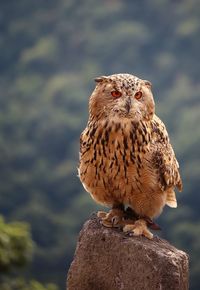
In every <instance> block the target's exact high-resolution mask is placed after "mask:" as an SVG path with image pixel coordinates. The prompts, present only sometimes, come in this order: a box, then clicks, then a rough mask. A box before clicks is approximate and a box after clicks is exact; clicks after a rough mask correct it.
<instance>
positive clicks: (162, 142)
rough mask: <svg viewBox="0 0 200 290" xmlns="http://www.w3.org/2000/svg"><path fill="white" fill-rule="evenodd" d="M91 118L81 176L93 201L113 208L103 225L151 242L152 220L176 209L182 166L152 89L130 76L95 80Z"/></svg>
mask: <svg viewBox="0 0 200 290" xmlns="http://www.w3.org/2000/svg"><path fill="white" fill-rule="evenodd" d="M95 81H96V88H95V90H94V92H93V93H92V95H91V97H90V100H89V120H88V124H87V127H86V128H85V130H84V131H83V132H82V134H81V137H80V164H79V169H78V171H79V177H80V180H81V182H82V184H83V186H84V188H85V190H86V191H88V192H89V193H90V195H91V196H92V198H93V199H94V200H95V201H96V202H97V203H100V204H102V205H104V206H108V207H110V208H111V209H110V211H109V212H108V213H105V212H99V213H98V216H99V217H100V218H101V221H102V223H103V225H104V226H107V227H117V226H119V227H122V228H123V231H125V232H132V233H133V235H136V236H139V235H144V236H146V237H147V238H149V239H151V238H153V234H152V233H151V232H150V230H149V228H151V227H152V228H155V226H156V224H155V223H153V221H152V219H153V218H155V217H157V216H158V215H159V214H160V213H161V212H162V209H163V207H164V206H165V205H168V206H170V207H174V208H175V207H177V202H176V196H175V192H174V189H175V187H177V188H178V190H179V191H181V190H182V181H181V177H180V174H179V165H178V162H177V160H176V157H175V154H174V151H173V148H172V146H171V144H170V141H169V137H168V133H167V130H166V128H165V125H164V124H163V122H162V121H161V120H160V119H159V118H158V117H157V116H156V115H155V103H154V98H153V94H152V90H151V88H152V85H151V83H150V82H149V81H147V80H142V79H139V78H138V77H136V76H134V75H130V74H114V75H111V76H101V77H99V78H96V79H95Z"/></svg>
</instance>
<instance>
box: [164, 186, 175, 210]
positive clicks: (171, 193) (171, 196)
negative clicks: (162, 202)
mask: <svg viewBox="0 0 200 290" xmlns="http://www.w3.org/2000/svg"><path fill="white" fill-rule="evenodd" d="M166 204H167V205H168V206H170V207H173V208H176V207H177V201H176V194H175V192H174V190H172V189H171V190H168V192H167V199H166Z"/></svg>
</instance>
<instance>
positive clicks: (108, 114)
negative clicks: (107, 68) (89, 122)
mask: <svg viewBox="0 0 200 290" xmlns="http://www.w3.org/2000/svg"><path fill="white" fill-rule="evenodd" d="M95 81H96V82H97V86H96V88H95V90H94V92H93V93H92V95H91V97H90V102H89V109H90V118H96V119H101V118H119V119H122V118H130V119H131V120H132V121H134V122H139V121H140V120H143V119H146V120H150V119H151V118H152V117H153V114H154V111H155V104H154V99H153V94H152V92H151V83H150V82H149V81H146V80H141V79H139V78H137V77H135V76H133V75H130V74H114V75H111V76H102V77H99V78H97V79H95Z"/></svg>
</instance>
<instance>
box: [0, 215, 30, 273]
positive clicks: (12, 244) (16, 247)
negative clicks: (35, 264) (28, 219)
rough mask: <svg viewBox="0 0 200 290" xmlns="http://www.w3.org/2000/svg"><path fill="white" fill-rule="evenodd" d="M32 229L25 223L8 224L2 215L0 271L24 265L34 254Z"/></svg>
mask: <svg viewBox="0 0 200 290" xmlns="http://www.w3.org/2000/svg"><path fill="white" fill-rule="evenodd" d="M32 247H33V245H32V240H31V236H30V230H29V227H28V225H27V224H25V223H17V222H15V223H10V224H6V223H5V222H4V219H3V218H2V217H0V272H1V273H4V272H8V271H11V270H12V268H13V267H21V266H24V265H25V264H26V263H27V261H28V260H30V259H31V255H32Z"/></svg>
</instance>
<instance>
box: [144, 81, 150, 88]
mask: <svg viewBox="0 0 200 290" xmlns="http://www.w3.org/2000/svg"><path fill="white" fill-rule="evenodd" d="M144 83H145V85H146V86H147V87H149V88H150V89H151V88H152V83H151V82H150V81H147V80H144Z"/></svg>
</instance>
